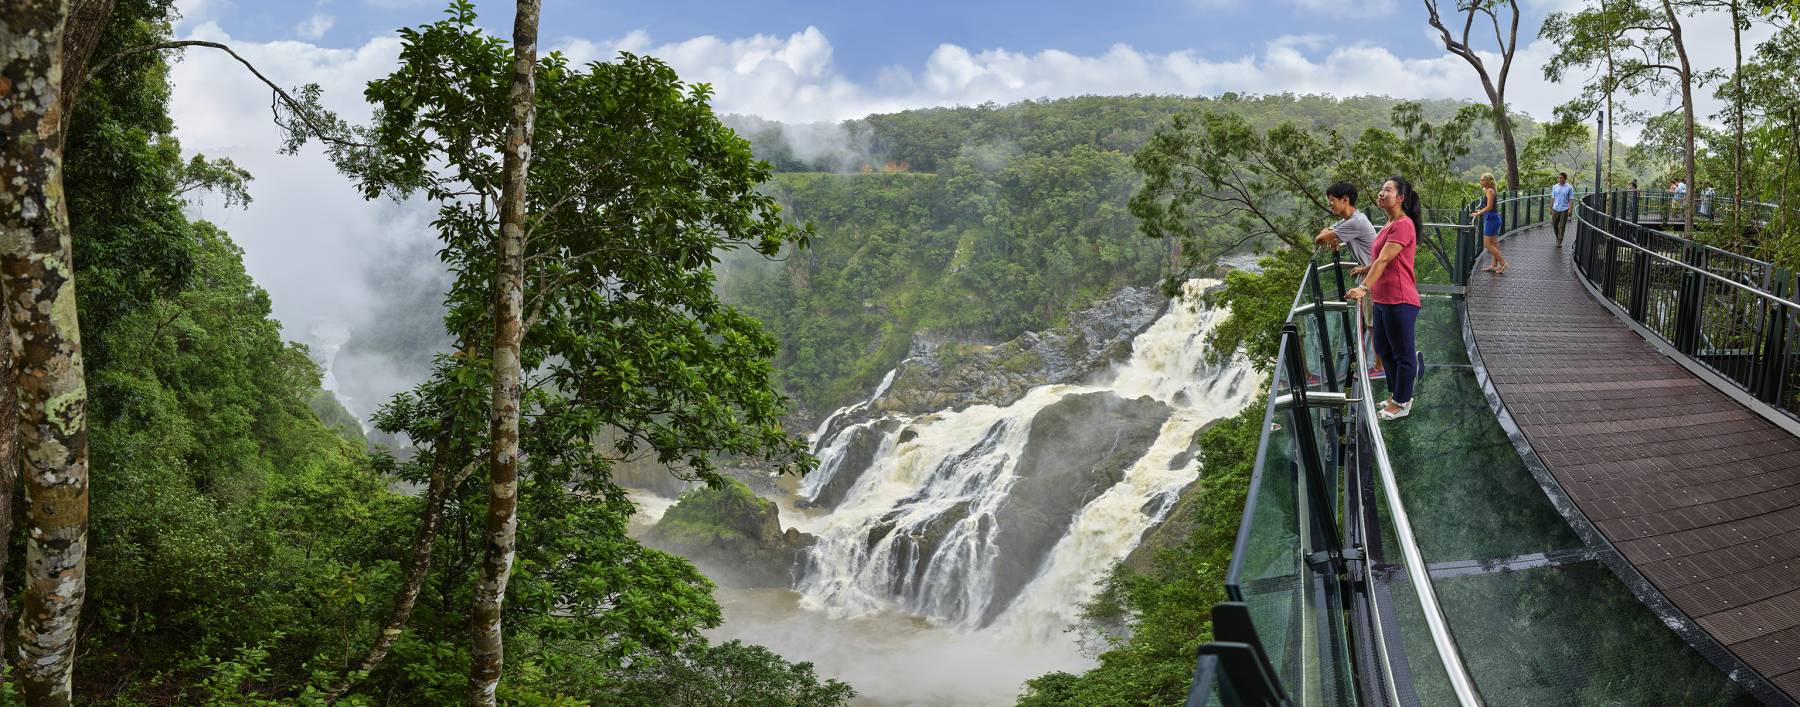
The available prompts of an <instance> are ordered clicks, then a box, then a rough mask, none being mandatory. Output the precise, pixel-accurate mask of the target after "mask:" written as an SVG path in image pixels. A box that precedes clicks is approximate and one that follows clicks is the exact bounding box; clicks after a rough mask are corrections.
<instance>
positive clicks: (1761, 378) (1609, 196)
mask: <svg viewBox="0 0 1800 707" xmlns="http://www.w3.org/2000/svg"><path fill="white" fill-rule="evenodd" d="M1578 211H1579V213H1578V214H1577V230H1576V240H1575V254H1574V258H1575V267H1576V269H1577V270H1578V271H1579V272H1580V273H1581V276H1582V277H1583V278H1584V279H1585V280H1586V281H1587V282H1588V283H1589V285H1591V286H1592V287H1593V288H1594V290H1595V291H1596V292H1598V293H1599V295H1600V296H1601V297H1603V298H1605V299H1606V300H1607V301H1609V302H1611V303H1613V304H1614V305H1616V306H1617V307H1618V309H1619V310H1620V311H1621V312H1622V313H1623V314H1624V315H1625V316H1626V317H1629V318H1630V319H1631V320H1632V321H1635V322H1636V323H1638V324H1639V325H1641V326H1642V328H1643V329H1644V330H1645V331H1648V332H1649V333H1650V334H1652V335H1654V336H1656V337H1657V338H1659V339H1661V340H1662V341H1663V343H1665V344H1667V345H1668V346H1669V347H1670V348H1672V349H1673V350H1674V351H1676V352H1679V353H1680V354H1681V355H1682V356H1684V357H1686V358H1687V359H1688V361H1689V362H1692V363H1694V364H1697V365H1698V366H1700V367H1701V368H1703V369H1704V370H1706V371H1710V372H1711V373H1713V374H1715V375H1716V376H1717V377H1718V378H1721V379H1723V380H1724V381H1725V382H1726V383H1728V384H1730V385H1732V386H1735V387H1736V388H1737V389H1739V390H1741V391H1743V392H1745V393H1748V394H1749V395H1751V396H1753V397H1755V398H1756V399H1758V400H1760V401H1762V402H1763V403H1766V404H1767V405H1769V406H1770V407H1772V408H1774V409H1775V410H1779V411H1780V412H1781V413H1783V414H1785V415H1787V416H1789V417H1792V418H1795V419H1800V366H1796V365H1795V364H1796V363H1797V361H1796V358H1795V357H1796V355H1800V322H1797V321H1796V317H1797V316H1800V303H1797V302H1796V301H1795V292H1796V291H1797V289H1800V288H1797V284H1800V283H1796V281H1795V277H1794V273H1793V272H1792V271H1790V270H1787V269H1785V268H1779V267H1776V266H1774V265H1772V264H1770V263H1766V262H1763V261H1760V260H1756V259H1754V258H1748V257H1745V256H1742V255H1737V254H1733V253H1728V252H1725V251H1722V250H1719V249H1718V248H1712V247H1708V246H1705V245H1701V244H1699V243H1696V242H1694V241H1692V240H1690V239H1687V238H1683V237H1681V236H1678V235H1675V234H1673V233H1669V232H1667V231H1664V230H1660V229H1657V228H1652V227H1650V226H1648V225H1645V224H1644V223H1643V221H1641V220H1640V219H1642V218H1644V217H1645V214H1646V212H1645V211H1644V210H1643V209H1642V207H1641V203H1640V200H1639V199H1638V198H1635V195H1633V194H1630V193H1629V192H1610V193H1606V194H1595V195H1589V196H1588V197H1587V198H1585V199H1583V200H1582V203H1581V205H1580V207H1579V209H1578ZM1652 223H1657V221H1654V220H1653V221H1652Z"/></svg>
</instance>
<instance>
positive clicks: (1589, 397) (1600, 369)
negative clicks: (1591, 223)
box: [1468, 227, 1800, 700]
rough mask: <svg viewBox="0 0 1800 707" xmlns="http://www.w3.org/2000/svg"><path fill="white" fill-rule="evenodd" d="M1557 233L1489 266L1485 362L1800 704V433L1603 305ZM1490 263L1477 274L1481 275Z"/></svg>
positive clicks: (1552, 449)
mask: <svg viewBox="0 0 1800 707" xmlns="http://www.w3.org/2000/svg"><path fill="white" fill-rule="evenodd" d="M1573 241H1574V228H1573V227H1571V228H1570V229H1569V236H1568V243H1566V244H1565V245H1564V247H1563V248H1562V249H1560V250H1559V249H1557V248H1556V247H1555V245H1554V238H1553V236H1552V235H1551V233H1550V231H1549V229H1548V228H1546V227H1538V228H1533V229H1530V230H1527V231H1524V232H1521V233H1520V234H1519V235H1516V236H1513V237H1511V238H1509V239H1507V240H1506V241H1505V242H1504V243H1503V245H1502V248H1503V251H1504V252H1505V254H1506V257H1507V259H1508V260H1509V261H1511V263H1512V267H1511V268H1510V269H1509V270H1508V271H1507V272H1506V273H1505V274H1502V275H1494V274H1492V273H1483V272H1477V273H1475V274H1474V276H1472V277H1471V278H1470V279H1471V282H1470V288H1469V297H1468V307H1469V323H1470V325H1471V328H1472V329H1473V331H1474V334H1475V343H1476V348H1477V349H1478V350H1479V354H1480V357H1481V362H1482V364H1483V365H1485V366H1486V368H1487V371H1488V374H1489V376H1491V379H1492V381H1493V383H1494V387H1495V389H1496V390H1497V391H1498V393H1499V395H1500V398H1501V400H1502V401H1503V402H1504V404H1505V406H1506V408H1507V410H1508V412H1509V413H1510V414H1511V415H1512V417H1513V419H1514V421H1515V422H1516V423H1517V424H1518V426H1519V428H1520V430H1521V431H1522V432H1523V434H1524V436H1525V438H1526V439H1527V440H1528V441H1529V442H1530V443H1531V447H1532V449H1533V450H1534V451H1535V452H1536V454H1537V456H1538V457H1539V458H1540V459H1541V460H1542V461H1543V463H1544V465H1545V466H1546V467H1548V468H1549V470H1550V472H1551V474H1552V475H1553V476H1555V478H1556V479H1557V481H1558V482H1560V485H1561V487H1562V489H1563V491H1564V492H1565V493H1567V495H1568V496H1569V498H1570V499H1571V500H1573V501H1574V502H1575V504H1576V505H1577V506H1578V507H1579V508H1580V509H1581V511H1582V513H1584V514H1585V515H1586V516H1587V518H1588V520H1589V521H1591V522H1592V523H1593V525H1594V526H1595V527H1596V528H1597V529H1598V530H1599V531H1600V533H1601V534H1603V535H1604V536H1605V537H1606V538H1607V539H1608V540H1609V541H1611V542H1612V544H1613V545H1614V547H1616V548H1617V549H1618V551H1619V553H1620V554H1621V555H1623V557H1624V558H1625V559H1626V560H1628V561H1629V562H1630V563H1631V564H1632V565H1633V566H1635V567H1636V568H1637V570H1638V571H1639V572H1640V573H1641V574H1642V575H1643V576H1644V578H1646V579H1648V580H1649V581H1650V583H1651V584H1652V585H1654V586H1655V588H1656V589H1657V590H1658V591H1660V592H1661V593H1662V594H1663V595H1664V596H1665V597H1667V598H1668V600H1669V601H1670V602H1672V603H1673V604H1674V606H1675V607H1677V608H1679V609H1680V611H1682V612H1684V613H1685V614H1686V615H1687V616H1688V617H1689V618H1690V619H1692V620H1693V621H1694V622H1695V623H1697V624H1698V625H1699V626H1700V627H1701V628H1702V629H1703V630H1704V631H1705V632H1706V633H1708V634H1710V635H1711V636H1712V637H1713V638H1714V639H1715V640H1716V641H1717V642H1718V643H1719V644H1720V645H1722V646H1724V647H1725V648H1726V649H1727V650H1729V651H1730V652H1731V653H1733V654H1735V655H1736V656H1737V658H1738V659H1739V660H1741V661H1742V662H1743V663H1744V664H1746V665H1748V666H1750V667H1751V668H1753V669H1755V670H1756V671H1757V672H1758V673H1760V674H1761V675H1762V676H1763V677H1764V678H1765V679H1766V680H1767V681H1768V682H1769V683H1770V684H1772V685H1774V686H1775V687H1776V688H1777V689H1779V690H1781V691H1782V692H1785V693H1786V694H1787V695H1788V696H1789V697H1790V698H1794V699H1797V700H1800V439H1797V438H1795V437H1794V436H1793V435H1791V434H1789V433H1788V432H1787V431H1785V430H1783V429H1782V428H1780V427H1777V426H1776V425H1774V424H1772V423H1770V422H1769V421H1767V420H1765V419H1763V418H1762V417H1760V416H1759V415H1757V414H1756V413H1754V412H1752V411H1750V410H1749V409H1747V408H1745V407H1744V406H1743V405H1742V404H1740V403H1738V402H1737V401H1735V400H1734V399H1732V398H1731V397H1729V396H1727V395H1725V394H1724V393H1722V392H1720V391H1718V390H1717V389H1715V388H1713V387H1712V386H1711V385H1709V384H1708V383H1706V382H1705V381H1703V380H1701V379H1700V378H1697V377H1695V376H1694V375H1693V374H1691V373H1690V372H1688V370H1687V369H1685V368H1683V367H1681V366H1680V365H1678V364H1677V363H1675V362H1674V361H1671V360H1670V359H1669V358H1668V357H1666V356H1664V355H1663V354H1662V353H1661V352H1659V351H1658V350H1657V349H1656V348H1654V347H1653V346H1651V345H1650V344H1649V343H1648V342H1647V341H1645V340H1644V339H1643V338H1642V337H1641V336H1639V335H1638V334H1637V333H1636V332H1634V331H1633V330H1632V329H1630V328H1629V327H1627V326H1626V325H1625V324H1624V323H1622V322H1621V321H1620V320H1619V319H1617V318H1615V317H1614V316H1613V314H1612V313H1611V312H1610V311H1608V310H1607V309H1606V308H1604V307H1602V306H1601V305H1600V304H1599V303H1598V302H1596V301H1595V300H1594V299H1593V298H1592V297H1591V296H1589V294H1588V292H1587V291H1586V290H1585V289H1584V288H1583V287H1582V285H1581V283H1580V282H1579V280H1578V279H1577V278H1578V276H1577V274H1576V273H1575V269H1574V265H1573V263H1571V262H1570V258H1569V248H1570V247H1571V246H1572V245H1573ZM1485 266H1486V261H1485V258H1484V260H1483V262H1482V263H1481V265H1480V267H1485Z"/></svg>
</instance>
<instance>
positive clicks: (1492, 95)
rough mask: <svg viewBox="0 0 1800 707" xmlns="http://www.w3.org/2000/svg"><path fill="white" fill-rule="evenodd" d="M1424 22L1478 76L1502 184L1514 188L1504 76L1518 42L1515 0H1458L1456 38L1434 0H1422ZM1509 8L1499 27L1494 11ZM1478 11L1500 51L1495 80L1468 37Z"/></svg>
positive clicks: (1514, 155) (1515, 166)
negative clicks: (1496, 139)
mask: <svg viewBox="0 0 1800 707" xmlns="http://www.w3.org/2000/svg"><path fill="white" fill-rule="evenodd" d="M1424 2H1425V12H1426V16H1427V19H1426V22H1427V23H1428V24H1430V25H1431V28H1432V29H1435V30H1437V31H1438V37H1439V38H1440V39H1442V40H1443V42H1444V50H1445V51H1448V52H1450V53H1451V54H1455V55H1457V56H1459V57H1462V59H1463V61H1466V62H1468V64H1469V67H1470V68H1473V69H1475V75H1476V76H1477V77H1479V78H1480V79H1481V89H1482V90H1483V91H1484V92H1486V93H1487V97H1488V103H1489V105H1491V106H1492V107H1493V109H1494V130H1495V132H1497V133H1499V134H1500V146H1501V148H1503V149H1504V150H1505V153H1506V188H1507V189H1508V190H1510V191H1516V190H1518V188H1519V149H1518V143H1517V142H1515V141H1514V140H1513V130H1512V121H1511V120H1510V119H1508V118H1507V115H1506V79H1507V77H1508V76H1509V75H1511V73H1512V62H1513V55H1514V53H1515V50H1517V49H1518V46H1519V6H1518V4H1517V2H1516V0H1494V1H1493V2H1491V3H1473V4H1459V5H1458V7H1457V11H1459V12H1461V13H1463V25H1462V32H1461V36H1460V39H1459V38H1458V36H1456V35H1453V34H1452V33H1451V31H1450V28H1449V27H1447V26H1445V25H1444V18H1443V16H1442V15H1440V14H1439V13H1438V0H1424ZM1502 7H1504V8H1506V9H1507V10H1510V11H1511V12H1512V16H1511V18H1510V21H1509V22H1508V26H1507V28H1506V29H1504V30H1502V29H1501V28H1500V17H1499V15H1498V14H1496V13H1497V12H1498V11H1499V9H1500V8H1502ZM1478 13H1482V14H1485V15H1486V16H1487V18H1488V20H1489V22H1490V23H1491V24H1492V26H1493V30H1494V41H1495V43H1496V44H1497V45H1498V46H1497V47H1496V49H1497V50H1498V51H1499V53H1500V71H1499V74H1498V76H1497V79H1498V80H1495V78H1494V77H1490V76H1489V75H1488V71H1487V64H1486V62H1484V61H1482V59H1481V55H1480V54H1479V53H1478V52H1476V50H1475V45H1474V44H1473V43H1471V42H1470V41H1469V37H1470V33H1471V32H1472V31H1473V30H1474V28H1475V20H1476V16H1477V14H1478Z"/></svg>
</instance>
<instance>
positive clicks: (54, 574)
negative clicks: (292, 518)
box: [0, 0, 88, 707]
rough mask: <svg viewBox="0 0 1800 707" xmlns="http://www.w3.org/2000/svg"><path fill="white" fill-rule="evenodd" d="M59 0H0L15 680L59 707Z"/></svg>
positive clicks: (76, 448)
mask: <svg viewBox="0 0 1800 707" xmlns="http://www.w3.org/2000/svg"><path fill="white" fill-rule="evenodd" d="M68 16H69V3H68V0H7V1H6V2H4V3H0V61H3V62H4V69H0V110H4V111H5V116H4V118H3V119H0V126H3V127H4V130H5V133H6V140H5V145H4V147H3V148H0V183H3V185H4V186H0V286H3V287H4V289H5V292H6V313H7V317H8V319H9V320H10V321H11V323H12V327H13V331H14V334H15V336H14V337H13V345H14V347H15V349H14V351H13V363H14V370H15V371H16V376H15V377H14V390H15V393H16V394H17V396H18V409H19V426H18V433H19V446H20V451H21V452H22V454H21V455H20V458H21V459H23V460H24V462H25V463H24V467H23V474H22V476H23V477H24V482H25V525H26V531H27V532H26V536H25V601H24V608H23V615H22V616H21V617H20V621H19V646H18V656H19V681H20V683H21V684H22V685H23V686H24V688H25V696H26V699H27V701H28V702H29V703H30V704H32V705H56V706H59V707H60V706H61V705H67V704H69V701H70V693H69V685H70V672H71V670H72V668H73V666H74V659H75V653H74V649H75V629H76V625H77V623H78V622H79V620H80V617H81V600H82V596H83V594H84V591H85V586H86V579H87V578H86V569H87V568H86V554H87V553H86V551H87V501H88V477H87V416H86V410H87V387H86V385H85V384H84V382H83V380H82V368H81V333H80V328H79V326H78V325H77V323H76V318H75V271H74V267H73V264H72V262H71V259H70V247H69V212H68V204H67V202H66V201H65V200H64V198H63V193H62V151H61V142H62V138H61V131H62V117H61V95H62V69H63V66H62V60H63V57H62V31H63V26H64V23H65V22H66V21H67V19H68Z"/></svg>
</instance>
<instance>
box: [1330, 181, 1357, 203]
mask: <svg viewBox="0 0 1800 707" xmlns="http://www.w3.org/2000/svg"><path fill="white" fill-rule="evenodd" d="M1325 196H1328V197H1331V198H1333V199H1349V200H1350V205H1351V206H1355V205H1356V185H1355V184H1351V183H1349V182H1338V183H1336V184H1333V185H1331V186H1329V187H1326V188H1325Z"/></svg>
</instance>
